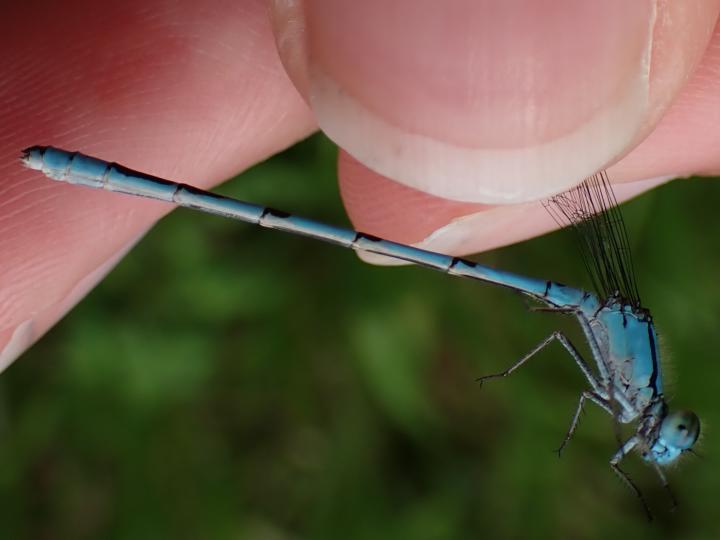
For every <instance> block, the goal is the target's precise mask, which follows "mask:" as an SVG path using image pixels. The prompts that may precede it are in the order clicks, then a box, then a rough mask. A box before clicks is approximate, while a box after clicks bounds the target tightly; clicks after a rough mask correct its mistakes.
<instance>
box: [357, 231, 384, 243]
mask: <svg viewBox="0 0 720 540" xmlns="http://www.w3.org/2000/svg"><path fill="white" fill-rule="evenodd" d="M361 238H363V239H365V240H370V241H371V242H384V240H383V239H382V238H380V237H378V236H373V235H372V234H367V233H364V232H358V233H357V234H356V235H355V239H354V240H353V243H354V242H357V241H358V240H360V239H361Z"/></svg>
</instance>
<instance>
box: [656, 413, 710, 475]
mask: <svg viewBox="0 0 720 540" xmlns="http://www.w3.org/2000/svg"><path fill="white" fill-rule="evenodd" d="M699 436H700V419H699V418H698V416H697V415H696V414H695V413H694V412H692V411H675V412H673V413H670V414H668V415H667V416H665V418H663V420H662V422H661V423H660V431H659V433H658V437H657V439H656V440H655V442H654V443H653V445H652V446H651V448H650V456H649V457H650V458H651V459H652V460H653V461H655V462H657V463H659V464H660V465H666V464H668V463H671V462H672V461H674V460H675V459H677V457H678V456H679V455H680V454H682V453H683V452H687V451H688V450H690V449H691V448H692V446H693V445H694V444H695V441H697V439H698V437H699Z"/></svg>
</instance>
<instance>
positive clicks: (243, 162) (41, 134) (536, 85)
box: [0, 0, 720, 367]
mask: <svg viewBox="0 0 720 540" xmlns="http://www.w3.org/2000/svg"><path fill="white" fill-rule="evenodd" d="M287 4H291V5H290V7H288V5H287ZM292 4H294V7H293V6H292ZM537 4H538V5H539V3H537ZM556 4H557V8H556V9H555V10H554V11H553V12H552V13H549V12H544V11H540V10H539V9H533V8H532V6H534V5H535V3H533V2H525V3H523V2H514V3H503V4H500V3H493V4H492V6H490V5H489V3H488V4H483V3H480V2H456V3H454V4H453V5H454V6H456V7H455V8H454V9H452V8H448V7H447V6H446V5H445V4H437V3H434V2H422V3H421V2H417V1H413V2H412V3H410V2H407V1H406V2H400V1H398V2H394V3H393V4H392V8H391V9H389V8H388V7H387V6H388V4H387V3H385V2H377V1H372V2H362V3H360V2H349V1H345V0H343V1H340V0H328V1H325V2H321V1H320V0H307V1H306V2H304V8H303V7H300V4H295V3H294V2H282V3H281V2H276V3H275V4H274V5H273V8H272V20H273V25H274V28H275V34H276V37H277V40H278V44H279V50H280V51H281V53H282V57H283V62H284V63H285V66H286V67H287V69H288V72H289V73H290V75H291V77H292V79H293V81H294V83H295V85H296V86H297V87H298V88H299V89H300V91H301V93H303V94H304V95H305V97H306V98H308V97H309V96H313V98H312V99H310V102H311V105H312V108H313V110H314V113H315V115H313V114H312V113H311V112H310V111H309V110H308V109H307V107H306V106H305V104H304V102H303V100H302V99H301V98H300V97H299V96H298V95H297V93H296V91H295V89H294V88H293V86H292V84H291V83H290V82H289V81H288V79H287V76H286V75H285V73H284V71H283V69H282V66H281V65H280V62H279V60H278V58H277V53H276V51H275V43H274V40H273V33H272V31H271V27H270V23H269V22H268V19H267V13H266V10H267V6H266V5H265V3H264V2H262V1H251V0H246V1H245V2H240V3H239V2H219V1H214V2H204V3H201V4H198V3H193V2H182V1H181V2H177V1H176V2H153V3H151V4H149V5H148V4H145V3H139V2H132V1H129V2H124V3H115V4H108V3H102V4H98V3H93V2H88V1H84V0H77V1H76V2H74V4H73V5H72V6H68V5H62V6H61V5H54V4H52V5H45V6H43V7H42V8H38V7H33V6H28V5H22V4H17V5H13V6H10V7H7V8H6V11H5V17H4V19H3V21H4V22H3V23H2V24H4V28H3V32H2V37H1V38H0V39H2V40H3V41H4V43H3V45H4V46H3V48H2V50H4V51H6V54H5V55H4V57H3V59H2V62H3V69H2V70H1V72H2V73H3V84H2V85H0V96H1V98H0V102H2V103H3V104H4V105H5V106H4V107H3V120H4V122H3V125H4V128H5V129H4V135H3V136H2V137H1V138H0V169H1V170H2V173H3V174H2V178H3V182H2V184H1V187H0V194H1V196H0V201H1V202H0V230H2V231H3V234H2V235H0V253H2V254H3V255H2V259H1V260H2V263H0V351H2V352H0V367H4V366H6V365H7V364H8V363H10V362H11V361H12V360H13V359H14V358H16V357H17V356H18V355H19V354H20V353H21V352H22V351H23V350H24V349H25V348H27V347H28V346H29V345H30V344H31V343H32V342H33V341H35V340H36V339H37V338H38V337H39V336H41V335H42V334H43V333H44V332H45V331H46V330H47V329H48V328H49V327H50V326H52V325H53V324H54V323H55V322H56V321H57V320H58V319H59V318H60V317H62V316H63V315H64V313H65V312H67V311H68V310H69V309H70V308H72V306H74V305H75V303H77V301H79V299H80V298H82V297H83V296H84V294H86V292H87V291H88V290H90V289H91V288H92V287H93V286H94V285H95V284H96V283H97V282H98V281H99V280H100V279H101V278H102V277H103V276H104V275H105V273H106V272H107V271H109V270H110V269H111V268H112V267H113V266H114V265H115V264H116V263H117V261H118V260H119V259H120V258H121V257H122V256H123V254H124V253H126V252H127V250H128V249H129V248H130V247H131V246H132V245H133V244H134V242H135V241H136V240H137V239H138V238H139V237H140V236H141V235H142V234H143V233H144V232H145V231H146V230H147V229H148V228H149V227H150V226H151V225H152V224H153V223H154V222H155V221H156V220H157V219H158V218H159V217H160V216H161V215H163V214H164V213H166V212H167V211H168V208H167V207H166V206H165V205H161V204H158V203H153V202H148V201H138V200H134V199H131V198H126V197H111V196H108V195H107V194H104V193H99V192H93V191H91V190H73V189H70V188H67V186H62V185H56V184H53V183H49V182H47V181H46V180H44V179H42V178H41V177H39V176H37V175H34V174H32V173H31V172H30V171H25V170H23V169H22V168H21V167H20V166H19V165H18V163H17V159H16V158H17V156H18V154H19V150H20V149H21V148H23V147H25V146H30V145H33V144H53V145H57V146H61V147H64V148H69V149H73V148H77V149H81V150H82V151H84V152H86V153H90V154H94V155H98V156H100V157H103V158H107V159H112V160H113V161H118V162H120V163H123V164H126V165H128V166H131V167H133V168H135V169H140V170H143V171H147V172H149V173H152V174H156V175H159V176H164V177H168V178H172V179H177V180H181V181H187V182H191V183H194V184H196V185H200V186H204V187H207V186H210V185H212V184H215V183H217V182H219V181H221V180H222V179H224V178H227V177H229V176H231V175H232V174H233V173H235V172H237V171H238V170H241V169H243V168H245V167H248V166H249V165H251V164H253V163H255V162H257V161H260V160H262V159H264V158H265V157H267V156H269V155H271V154H273V153H275V152H277V151H278V150H280V149H282V148H284V147H286V146H288V145H290V144H292V143H293V142H294V141H296V140H298V139H299V138H302V137H303V136H305V135H306V134H308V133H310V132H311V131H312V130H313V129H314V126H315V124H314V122H315V120H314V116H316V117H317V119H318V121H319V123H320V125H321V127H322V128H323V129H325V130H326V131H327V132H328V133H329V134H330V135H331V137H333V138H334V139H336V141H337V142H339V144H340V145H341V146H342V147H343V148H346V149H347V150H348V151H349V152H350V153H352V154H354V155H356V156H358V157H360V158H361V160H362V161H364V162H365V163H366V164H372V166H373V167H374V168H375V169H376V170H378V171H380V172H385V173H386V174H389V173H392V175H393V176H395V177H396V178H398V179H401V180H402V181H403V182H405V183H406V184H410V185H411V186H415V187H421V188H422V189H424V190H425V192H423V191H420V190H417V189H413V188H411V187H407V186H406V185H402V184H399V183H396V182H392V181H390V180H388V179H387V178H384V177H382V176H380V175H378V174H376V173H373V172H371V171H370V170H369V169H367V168H366V167H365V166H364V165H361V164H360V163H359V162H358V161H356V160H354V159H352V158H350V157H349V156H348V154H346V153H345V152H342V153H341V156H340V161H339V178H340V183H341V190H342V193H343V197H344V200H345V204H346V206H347V209H348V212H349V214H350V216H351V218H352V219H353V222H354V223H355V225H356V226H357V227H358V228H359V229H361V230H364V231H366V232H369V233H373V234H379V235H382V236H385V237H389V238H392V239H396V240H400V241H404V242H408V243H421V244H422V245H424V246H426V247H430V248H434V249H439V250H444V251H448V252H451V253H455V254H460V253H468V252H472V251H478V250H480V249H487V248H489V247H492V246H496V245H500V244H502V243H507V242H510V241H514V240H517V239H520V238H524V237H528V236H531V235H532V234H537V233H538V232H540V231H541V230H543V229H544V228H547V226H548V224H547V220H544V218H543V217H541V215H542V214H541V212H538V211H537V210H536V206H533V205H520V206H494V205H488V204H482V203H481V204H478V201H484V202H486V203H487V202H490V203H497V202H500V201H502V202H519V201H529V200H533V199H538V198H541V197H543V196H544V195H547V194H549V193H551V192H555V191H559V190H561V189H563V188H565V187H569V186H570V185H571V184H572V183H573V182H576V181H577V180H578V179H579V178H582V177H583V176H585V175H587V174H590V173H592V172H594V171H595V170H596V169H598V168H600V167H603V166H605V165H607V164H610V163H613V162H615V160H617V158H618V157H619V156H622V155H625V157H624V158H623V159H622V160H620V161H618V162H617V163H616V164H615V165H613V166H612V168H611V176H612V177H613V179H614V180H619V181H623V182H632V184H629V189H627V190H623V191H624V195H628V194H629V193H632V192H638V191H640V190H642V189H645V188H647V187H648V186H649V185H653V184H655V183H657V181H656V180H650V181H645V182H637V181H638V180H639V179H647V178H655V177H666V176H668V175H670V176H674V175H681V174H687V173H693V172H712V171H716V170H718V168H719V167H718V160H720V157H717V153H716V152H714V150H715V148H716V147H717V144H716V140H717V139H718V138H719V137H720V127H718V122H717V114H718V113H717V111H718V110H720V108H719V107H718V100H720V97H716V96H720V93H718V92H717V91H716V90H717V87H718V84H719V83H718V78H719V77H720V76H718V75H717V71H718V70H717V66H718V65H719V64H720V41H719V38H717V34H715V35H713V34H712V31H713V28H714V24H715V20H716V18H717V15H718V11H719V10H720V2H719V1H718V0H713V1H709V0H708V1H702V2H701V1H697V2H694V3H693V4H692V6H691V8H690V7H688V8H684V9H683V6H680V7H678V4H679V3H672V5H667V4H665V3H663V4H662V5H661V6H658V7H657V13H656V14H655V15H654V18H653V17H651V15H652V13H650V12H649V11H647V10H644V8H643V6H644V4H643V3H641V2H637V3H632V4H628V3H627V2H620V1H617V2H605V3H602V4H598V3H596V2H586V3H585V2H583V3H581V2H577V1H575V0H572V1H570V0H568V1H567V2H564V3H560V2H558V3H556ZM561 4H562V5H561ZM586 4H587V6H596V4H597V6H596V7H595V8H588V7H587V6H586ZM650 4H653V3H650ZM668 4H670V3H668ZM498 5H499V6H502V7H501V8H500V7H497V6H498ZM628 5H630V6H632V7H631V8H628ZM598 6H600V7H598ZM637 6H640V7H637ZM499 9H502V10H519V11H518V12H517V13H515V14H507V16H506V17H505V18H503V17H501V16H500V15H499V13H498V11H497V10H499ZM435 11H438V12H437V13H435ZM503 20H504V21H506V22H507V21H510V22H511V23H512V25H511V26H510V27H506V26H503V24H502V21H503ZM653 21H654V22H653ZM431 23H432V24H431ZM303 28H305V30H303ZM508 28H509V29H508ZM650 35H652V36H653V38H652V40H651V39H650ZM559 36H560V37H559ZM608 36H609V37H608ZM628 36H629V37H628ZM711 36H713V40H714V41H713V42H712V43H714V46H713V45H712V44H711V46H710V48H709V49H708V50H707V51H705V46H706V44H707V42H708V40H710V39H711ZM556 37H557V38H558V39H554V38H556ZM648 44H651V45H650V50H651V53H652V54H651V56H650V55H649V53H648ZM446 45H447V49H446V48H445V46H446ZM574 45H577V46H576V47H575V46H574ZM608 50H609V51H611V53H612V54H609V53H608ZM8 51H11V53H10V54H8ZM628 51H630V52H628ZM704 51H705V52H704ZM703 52H704V57H703ZM566 53H568V54H567V55H566ZM305 54H307V56H305ZM525 57H527V58H528V62H527V65H525V64H521V65H522V66H523V67H522V69H520V70H518V69H517V67H515V68H513V69H507V67H508V66H517V65H518V64H517V62H518V59H522V58H525ZM305 58H307V61H306V59H305ZM508 58H509V59H510V60H512V62H511V61H510V60H507V59H508ZM643 58H649V59H650V64H649V65H650V67H651V69H650V74H649V85H648V83H647V81H646V82H645V83H644V86H643V77H642V76H641V75H642V73H646V71H643V70H645V68H646V65H645V64H643ZM701 58H702V60H701ZM697 62H701V64H700V67H699V68H698V69H697V70H696V71H695V74H694V75H693V77H692V78H691V79H690V80H689V81H688V80H687V78H688V77H689V75H690V73H691V72H692V71H693V68H694V66H695V65H696V64H697ZM493 64H494V65H493ZM588 66H590V67H588ZM321 68H322V69H323V70H325V75H326V76H328V75H329V76H331V77H333V78H335V79H336V80H337V81H338V82H339V83H340V86H341V87H342V90H343V93H342V95H352V96H355V98H356V100H358V101H361V102H362V103H363V105H364V108H365V109H367V110H365V111H363V115H361V117H360V118H358V117H357V116H353V114H352V113H353V111H352V107H350V109H348V108H347V107H348V101H346V100H341V101H340V102H338V100H333V99H332V97H333V96H332V94H322V93H318V92H317V90H318V87H317V82H318V80H319V79H318V78H317V74H318V73H319V71H318V70H320V69H321ZM530 75H532V76H530ZM324 80H325V82H327V77H326V78H325V79H324ZM598 87H602V88H600V89H599V90H598ZM518 88H519V89H520V90H519V91H517V90H518ZM325 89H327V87H325ZM628 89H629V90H628ZM596 91H597V92H596ZM594 92H596V93H594ZM627 92H629V94H628V95H629V97H628V98H627V99H628V101H627V102H625V101H623V100H620V101H621V102H622V103H623V105H624V106H623V107H622V108H621V109H622V110H620V112H619V113H618V112H617V111H616V113H617V114H614V115H610V117H609V118H610V119H611V120H612V121H611V120H606V121H603V122H600V123H599V124H598V126H596V131H592V130H591V131H589V132H586V133H585V134H584V135H582V136H578V138H577V141H575V143H574V145H571V146H568V147H566V148H564V149H563V148H562V147H560V148H559V149H557V148H556V149H555V153H554V154H552V155H550V154H548V155H550V157H548V155H545V157H543V156H544V152H543V150H537V148H536V149H535V150H532V151H530V152H525V155H526V161H523V160H522V159H519V158H513V159H512V160H510V162H508V161H507V160H505V166H504V168H503V167H502V166H501V165H502V164H500V165H498V164H497V160H494V158H493V154H496V153H497V151H495V150H492V148H497V147H498V146H501V147H507V146H508V145H509V146H513V145H516V144H517V146H518V148H520V147H526V148H531V149H533V148H535V147H540V146H542V144H541V143H542V141H544V140H546V139H547V140H550V139H553V138H557V135H558V133H572V132H573V130H575V131H582V130H581V129H580V128H578V127H577V126H579V125H581V124H582V123H583V120H585V119H586V118H587V117H588V116H592V115H591V113H593V114H595V113H598V111H602V109H603V108H604V107H606V106H608V104H609V103H610V102H612V100H611V99H610V97H614V96H618V95H621V94H622V95H624V94H625V93H627ZM643 92H644V93H645V101H643ZM678 94H679V97H677V99H676V101H675V102H674V104H673V106H672V107H671V108H670V109H669V110H667V108H668V106H669V105H670V103H671V102H672V100H673V99H674V98H675V97H676V96H677V95H678ZM337 95H338V94H335V96H337ZM626 97H627V96H626ZM612 105H613V107H614V106H615V105H617V103H614V102H613V103H612ZM636 109H637V110H636ZM369 110H372V111H373V113H372V114H369V113H368V111H369ZM355 113H357V111H355ZM598 114H599V113H598ZM713 114H715V117H713ZM379 122H384V123H385V124H390V125H394V126H404V127H403V128H402V129H399V130H398V129H394V132H393V133H391V134H388V133H387V132H386V133H383V132H382V130H381V131H378V130H377V126H378V123H379ZM653 129H654V131H653ZM409 132H413V133H415V134H417V133H422V134H424V135H425V136H426V137H428V138H429V139H432V140H434V141H435V142H437V141H444V143H441V144H438V145H427V144H424V145H420V146H417V145H416V146H413V144H412V141H413V140H414V139H413V137H414V136H410V135H408V133H409ZM651 132H652V133H651ZM648 133H651V135H650V136H649V137H648V138H647V139H645V140H644V142H642V143H641V144H640V145H639V146H637V147H636V145H637V144H638V143H640V141H642V140H643V138H644V137H645V136H646V135H647V134H648ZM408 141H409V142H408ZM467 147H473V148H474V150H472V151H469V152H467V151H466V149H467ZM418 148H420V150H418ZM631 150H632V151H631ZM628 152H629V153H628ZM470 154H471V155H470ZM478 154H480V155H481V156H482V159H481V160H480V161H478V159H477V155H478ZM463 156H464V157H463ZM473 156H474V157H473ZM558 156H560V157H558ZM546 158H547V159H546ZM558 160H559V161H558ZM508 163H510V164H511V165H508ZM429 164H432V167H431V169H432V171H430V170H429V169H428V165H429ZM479 164H480V165H479ZM538 164H540V165H538ZM481 165H482V166H481ZM493 167H496V168H495V169H493ZM493 171H494V172H493ZM431 172H432V174H430V173H431ZM633 181H635V182H633ZM426 192H431V193H434V194H435V195H441V196H446V197H447V196H452V197H454V198H456V199H461V200H462V199H465V202H461V201H458V200H456V201H450V200H447V199H443V198H439V197H437V196H432V195H428V194H427V193H426ZM468 201H469V202H468ZM398 209H401V211H398ZM468 215H469V217H466V218H463V219H462V220H459V219H458V218H459V217H461V216H468ZM448 224H452V225H449V226H448ZM445 226H448V227H447V229H443V228H444V227H445ZM438 229H443V230H445V232H446V233H447V234H445V235H442V234H441V235H435V236H434V237H433V238H434V241H433V242H430V243H428V242H426V241H425V239H426V238H427V237H429V236H430V235H431V234H432V233H433V232H434V231H436V230H438Z"/></svg>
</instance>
